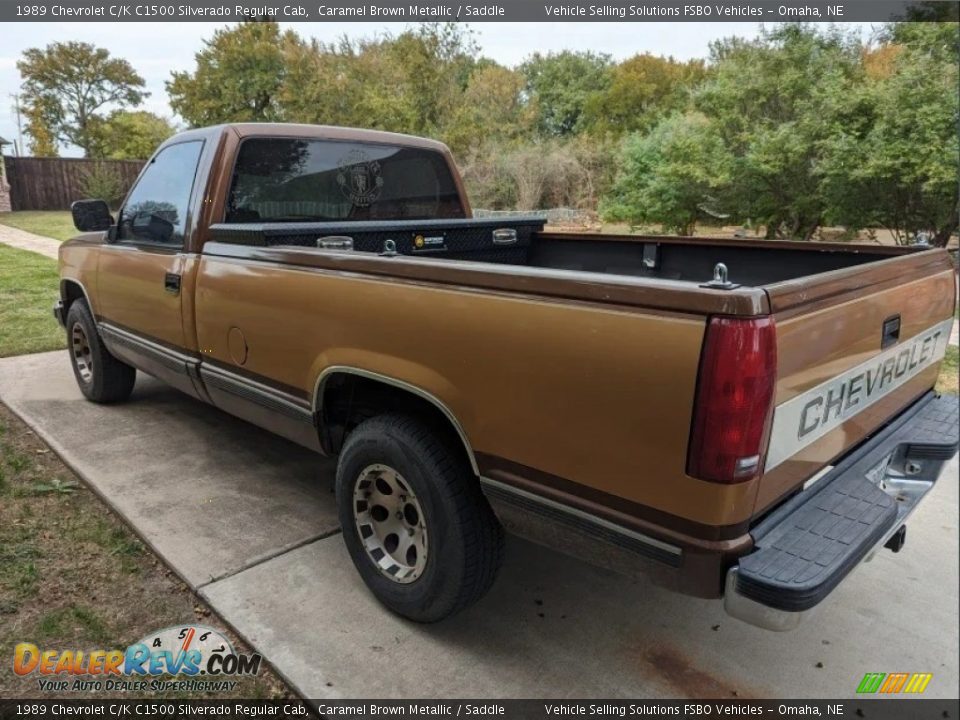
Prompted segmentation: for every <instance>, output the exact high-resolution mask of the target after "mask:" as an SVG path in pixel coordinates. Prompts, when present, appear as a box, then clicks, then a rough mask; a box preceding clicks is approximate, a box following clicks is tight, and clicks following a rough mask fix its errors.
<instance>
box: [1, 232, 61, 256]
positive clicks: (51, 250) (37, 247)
mask: <svg viewBox="0 0 960 720" xmlns="http://www.w3.org/2000/svg"><path fill="white" fill-rule="evenodd" d="M0 243H4V244H5V245H9V246H11V247H15V248H19V249H20V250H29V251H31V252H35V253H40V254H41V255H44V256H46V257H48V258H53V259H54V260H56V259H57V251H58V250H59V249H60V241H59V240H54V239H53V238H48V237H44V236H43V235H34V234H33V233H28V232H27V231H25V230H20V229H18V228H13V227H9V226H7V225H0Z"/></svg>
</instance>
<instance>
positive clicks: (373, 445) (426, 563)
mask: <svg viewBox="0 0 960 720" xmlns="http://www.w3.org/2000/svg"><path fill="white" fill-rule="evenodd" d="M337 503H338V507H339V514H340V524H341V526H342V527H343V538H344V542H345V543H346V546H347V550H348V551H349V553H350V557H351V559H352V560H353V563H354V565H355V566H356V568H357V570H358V572H359V573H360V576H361V577H362V578H363V581H364V582H365V583H366V585H367V587H369V588H370V590H371V591H372V592H373V594H374V595H375V596H376V597H377V599H378V600H380V602H382V603H383V604H384V605H386V606H387V607H388V608H390V609H391V610H393V611H394V612H396V613H398V614H400V615H403V616H404V617H407V618H410V619H411V620H415V621H418V622H435V621H437V620H442V619H443V618H445V617H447V616H449V615H451V614H453V613H455V612H458V611H459V610H462V609H464V608H465V607H467V606H468V605H470V604H472V603H474V602H476V601H477V600H479V599H480V598H481V597H482V596H483V595H484V594H485V593H486V592H487V590H488V589H489V588H490V586H491V585H492V584H493V581H494V579H495V578H496V574H497V570H498V569H499V567H500V562H501V559H502V557H503V530H502V528H501V527H500V524H499V523H498V522H497V519H496V517H495V516H494V515H493V511H492V510H491V509H490V506H489V504H488V503H487V501H486V498H485V497H484V496H483V493H482V492H481V491H480V487H479V483H478V482H477V479H476V477H475V476H474V475H473V473H472V471H471V469H470V466H469V464H468V463H467V462H466V460H465V458H463V457H462V453H461V452H459V448H457V447H456V446H455V445H453V443H452V442H450V441H447V440H446V439H445V438H443V437H442V435H440V434H437V433H436V432H435V431H434V430H433V429H431V428H430V427H429V426H428V425H427V424H425V423H422V422H421V421H419V420H418V419H416V418H413V417H407V416H404V415H381V416H378V417H374V418H371V419H370V420H367V421H365V422H363V423H361V424H360V425H358V426H357V428H356V429H354V430H353V432H351V433H350V435H349V437H348V438H347V441H346V443H345V444H344V447H343V451H342V452H341V454H340V459H339V462H338V464H337Z"/></svg>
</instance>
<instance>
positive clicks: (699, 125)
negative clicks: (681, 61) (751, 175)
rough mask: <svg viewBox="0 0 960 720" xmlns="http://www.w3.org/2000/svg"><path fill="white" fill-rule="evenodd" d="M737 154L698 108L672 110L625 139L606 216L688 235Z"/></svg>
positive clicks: (606, 203)
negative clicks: (642, 132)
mask: <svg viewBox="0 0 960 720" xmlns="http://www.w3.org/2000/svg"><path fill="white" fill-rule="evenodd" d="M732 165H733V158H731V156H730V155H729V154H728V152H727V150H726V148H725V147H724V143H723V140H722V139H721V137H720V133H719V132H718V131H717V129H716V126H715V125H714V124H713V123H711V122H710V120H709V119H708V118H707V117H705V116H704V115H701V114H699V113H688V114H685V115H673V116H671V117H669V118H665V119H664V120H662V121H661V122H660V123H659V124H658V125H657V126H656V127H655V128H654V129H653V131H652V132H650V133H649V134H647V135H640V134H639V133H637V134H634V135H632V136H630V137H629V138H628V139H627V141H626V142H625V144H624V147H623V154H622V156H621V160H620V172H619V174H618V176H617V179H616V181H615V182H614V185H613V188H612V189H611V191H610V193H609V194H608V195H607V197H606V198H605V199H604V201H603V202H602V203H601V205H600V214H601V215H602V217H603V218H604V219H605V220H609V221H615V222H616V221H620V222H627V223H629V224H630V225H639V224H645V223H663V225H664V228H665V229H667V230H674V231H676V232H679V233H680V234H681V235H689V234H691V233H692V232H693V229H694V226H695V224H696V222H697V218H698V216H700V215H701V214H702V213H703V212H704V210H705V209H709V208H710V206H711V205H712V204H713V202H714V196H715V194H716V193H717V192H718V191H719V190H720V189H721V188H723V187H725V186H726V185H728V184H729V181H730V168H731V167H732Z"/></svg>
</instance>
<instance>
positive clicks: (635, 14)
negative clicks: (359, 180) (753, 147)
mask: <svg viewBox="0 0 960 720" xmlns="http://www.w3.org/2000/svg"><path fill="white" fill-rule="evenodd" d="M271 2H273V0H239V1H233V2H223V1H220V0H193V1H192V2H189V3H182V4H179V3H176V2H174V3H169V4H164V3H162V2H123V0H32V1H27V2H18V1H17V0H0V22H20V21H23V22H104V21H109V22H171V21H177V22H183V21H198V22H211V21H214V22H216V21H223V22H234V21H239V20H246V19H253V18H262V17H270V18H273V19H275V20H280V21H288V22H337V21H340V22H378V23H382V22H450V21H463V22H621V21H626V22H744V21H748V22H749V21H756V22H826V23H830V22H889V21H905V22H916V21H930V20H936V21H954V22H956V21H957V18H958V16H960V13H958V8H960V3H958V2H952V1H951V2H948V1H946V0H933V1H931V2H907V1H904V0H851V1H850V2H806V3H798V2H770V1H769V0H764V1H762V2H749V1H747V0H741V1H738V2H728V1H723V0H721V1H715V2H691V1H689V0H688V1H687V2H670V1H664V2H642V1H637V0H634V1H633V2H629V1H628V2H623V1H617V0H612V1H607V2H603V1H600V2H588V1H585V0H505V1H504V2H489V1H484V0H479V1H478V2H473V3H471V2H434V1H432V0H421V2H410V1H409V0H377V1H374V2H364V1H363V0H313V1H311V2H304V1H296V0H295V1H293V2H274V4H271Z"/></svg>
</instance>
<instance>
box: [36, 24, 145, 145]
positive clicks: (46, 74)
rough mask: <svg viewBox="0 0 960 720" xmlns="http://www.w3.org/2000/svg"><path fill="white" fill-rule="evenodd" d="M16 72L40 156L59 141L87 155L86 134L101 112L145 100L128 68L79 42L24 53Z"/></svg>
mask: <svg viewBox="0 0 960 720" xmlns="http://www.w3.org/2000/svg"><path fill="white" fill-rule="evenodd" d="M17 69H18V70H19V71H20V75H21V76H22V78H23V87H22V99H23V104H24V106H25V108H26V114H27V116H28V132H30V133H31V137H32V138H33V142H32V147H34V148H39V149H43V150H50V149H51V148H54V149H55V143H56V141H58V140H59V141H62V142H65V143H68V144H70V145H76V146H77V147H79V148H81V149H82V150H83V151H84V153H86V154H89V151H90V148H91V144H92V139H91V135H90V130H91V127H92V125H94V124H95V123H96V122H97V119H98V118H99V117H100V116H99V115H98V112H99V111H100V110H102V109H104V108H106V107H110V106H113V107H116V106H121V107H122V106H135V105H138V104H139V103H140V102H142V101H143V99H144V98H145V97H147V96H148V95H149V93H147V92H144V91H143V89H142V88H143V87H144V80H143V78H142V77H140V75H138V74H137V73H136V72H135V71H134V69H133V67H132V66H131V65H130V63H128V62H127V61H126V60H123V59H120V58H114V57H111V56H110V53H109V51H107V50H105V49H104V48H98V47H95V46H93V45H91V44H89V43H84V42H72V41H71V42H63V43H61V42H56V43H52V44H50V45H48V46H47V47H46V48H45V49H43V50H40V49H38V48H31V49H29V50H26V51H24V53H23V57H22V58H21V59H20V60H18V61H17ZM34 132H36V133H37V134H36V135H34V134H33V133H34Z"/></svg>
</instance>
